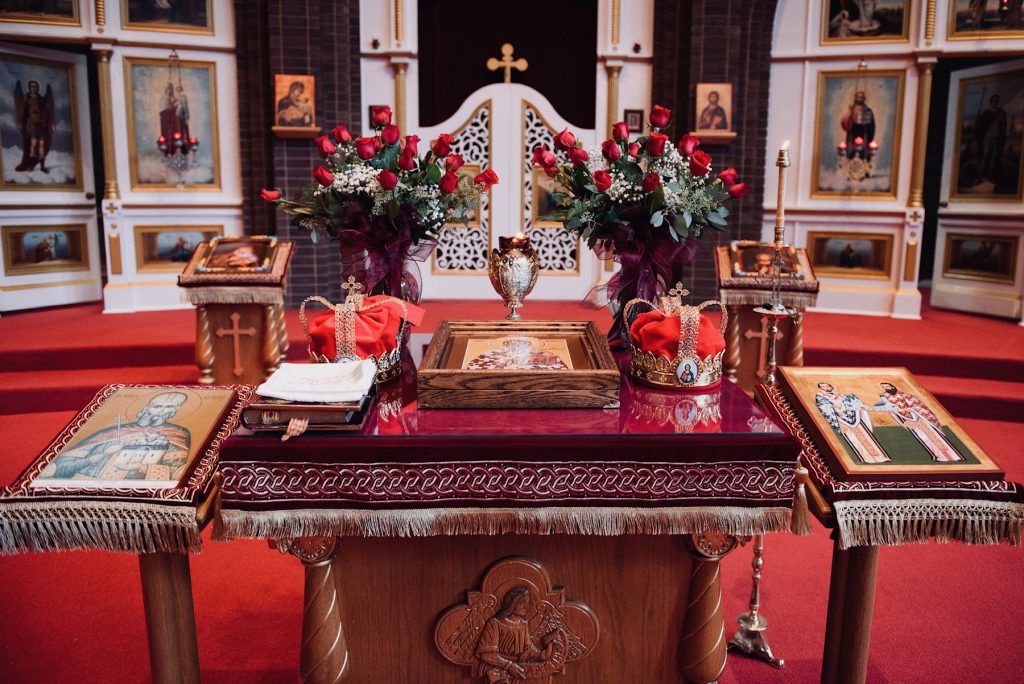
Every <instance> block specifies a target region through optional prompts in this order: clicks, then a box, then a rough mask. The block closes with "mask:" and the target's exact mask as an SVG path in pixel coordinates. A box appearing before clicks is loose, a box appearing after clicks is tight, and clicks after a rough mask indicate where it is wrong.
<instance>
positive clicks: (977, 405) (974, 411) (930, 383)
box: [916, 375, 1024, 422]
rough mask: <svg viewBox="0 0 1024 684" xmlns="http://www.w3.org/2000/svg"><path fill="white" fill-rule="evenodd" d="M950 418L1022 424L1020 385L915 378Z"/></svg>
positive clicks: (1023, 386)
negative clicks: (957, 417)
mask: <svg viewBox="0 0 1024 684" xmlns="http://www.w3.org/2000/svg"><path fill="white" fill-rule="evenodd" d="M916 377H917V380H918V381H919V382H920V383H921V385H923V386H924V388H925V389H926V390H928V391H929V392H931V393H932V394H933V395H935V398H936V399H938V400H939V403H940V404H942V405H943V406H945V407H946V410H947V411H949V412H950V413H952V414H953V415H954V416H961V417H964V418H981V419H985V420H1008V421H1017V422H1024V382H1006V381H1002V380H981V379H976V378H951V377H947V376H933V375H917V376H916Z"/></svg>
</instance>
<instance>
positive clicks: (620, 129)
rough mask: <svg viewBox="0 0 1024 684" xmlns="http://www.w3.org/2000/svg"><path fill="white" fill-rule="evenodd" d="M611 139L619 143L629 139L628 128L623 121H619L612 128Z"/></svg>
mask: <svg viewBox="0 0 1024 684" xmlns="http://www.w3.org/2000/svg"><path fill="white" fill-rule="evenodd" d="M612 137H613V138H615V139H616V140H618V141H619V142H622V141H623V140H625V139H626V138H628V137H629V126H627V125H626V122H625V121H620V122H619V123H617V124H615V125H614V126H612Z"/></svg>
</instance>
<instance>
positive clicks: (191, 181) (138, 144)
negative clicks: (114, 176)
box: [124, 57, 220, 192]
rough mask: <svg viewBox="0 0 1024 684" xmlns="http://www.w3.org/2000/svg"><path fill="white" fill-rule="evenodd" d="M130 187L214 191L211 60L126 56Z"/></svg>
mask: <svg viewBox="0 0 1024 684" xmlns="http://www.w3.org/2000/svg"><path fill="white" fill-rule="evenodd" d="M124 68H125V92H126V93H127V94H128V97H127V104H128V164H129V173H130V176H131V187H132V190H139V191H151V190H158V191H159V190H170V191H175V192H180V191H181V190H185V189H188V190H220V147H219V139H218V131H217V79H216V64H215V63H214V62H193V61H186V60H177V59H176V57H175V58H172V59H171V60H170V61H168V60H160V59H143V58H138V57H126V58H125V60H124Z"/></svg>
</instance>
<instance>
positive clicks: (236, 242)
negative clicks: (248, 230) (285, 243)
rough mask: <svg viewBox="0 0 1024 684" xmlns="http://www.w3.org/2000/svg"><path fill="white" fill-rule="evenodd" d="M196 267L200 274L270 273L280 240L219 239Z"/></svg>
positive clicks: (255, 238)
mask: <svg viewBox="0 0 1024 684" xmlns="http://www.w3.org/2000/svg"><path fill="white" fill-rule="evenodd" d="M208 247H209V248H208V249H207V251H206V253H205V254H204V255H203V258H202V259H201V260H200V261H199V263H198V264H197V266H196V272H197V273H261V272H266V271H269V270H270V264H271V262H272V261H273V260H274V252H275V251H276V250H277V238H275V237H270V236H267V235H245V236H242V237H216V238H213V239H212V240H210V244H209V245H208Z"/></svg>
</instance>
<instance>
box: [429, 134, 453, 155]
mask: <svg viewBox="0 0 1024 684" xmlns="http://www.w3.org/2000/svg"><path fill="white" fill-rule="evenodd" d="M453 142H455V138H453V137H452V136H450V135H448V134H447V133H442V134H441V135H439V136H437V140H435V141H434V146H433V147H432V148H431V149H432V150H433V152H434V154H435V155H436V156H438V157H447V156H448V155H449V154H451V151H452V143H453Z"/></svg>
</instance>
